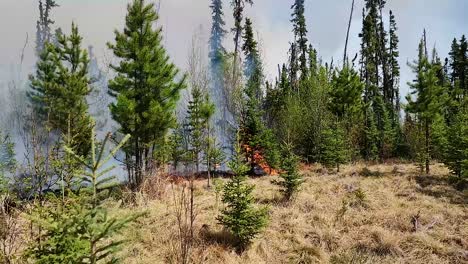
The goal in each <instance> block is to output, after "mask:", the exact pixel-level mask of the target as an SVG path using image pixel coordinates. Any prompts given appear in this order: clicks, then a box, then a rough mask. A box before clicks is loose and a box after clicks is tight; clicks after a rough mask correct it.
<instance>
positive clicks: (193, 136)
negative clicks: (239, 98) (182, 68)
mask: <svg viewBox="0 0 468 264" xmlns="http://www.w3.org/2000/svg"><path fill="white" fill-rule="evenodd" d="M214 111H215V106H214V104H213V103H211V102H210V99H209V96H208V95H207V94H205V93H204V92H203V91H202V90H201V89H200V88H199V87H193V88H192V100H191V101H190V102H189V105H188V117H187V118H188V128H189V134H190V145H191V148H192V149H191V153H192V160H193V162H194V163H195V167H196V173H199V172H200V164H201V162H202V157H203V155H202V154H203V152H204V153H205V155H206V153H207V152H209V151H210V148H211V142H210V122H211V117H212V116H213V114H214ZM208 176H209V177H208V187H210V180H211V179H210V174H208Z"/></svg>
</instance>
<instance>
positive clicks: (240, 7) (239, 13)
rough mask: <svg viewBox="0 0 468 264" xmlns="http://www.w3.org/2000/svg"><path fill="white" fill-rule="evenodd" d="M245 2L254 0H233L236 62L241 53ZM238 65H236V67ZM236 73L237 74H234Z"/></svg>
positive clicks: (250, 2)
mask: <svg viewBox="0 0 468 264" xmlns="http://www.w3.org/2000/svg"><path fill="white" fill-rule="evenodd" d="M245 4H250V5H253V0H231V6H232V9H233V17H234V28H233V29H232V31H233V32H234V63H237V59H238V57H237V56H238V55H239V46H240V40H241V36H242V20H243V19H244V8H245ZM235 68H236V67H234V69H235ZM234 75H235V74H234Z"/></svg>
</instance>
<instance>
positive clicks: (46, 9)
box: [36, 0, 58, 56]
mask: <svg viewBox="0 0 468 264" xmlns="http://www.w3.org/2000/svg"><path fill="white" fill-rule="evenodd" d="M57 6H58V4H57V3H56V1H54V0H45V1H43V0H39V19H38V20H37V22H36V54H37V55H38V56H41V54H42V51H43V50H44V48H45V45H46V43H51V42H52V37H53V35H52V33H51V31H52V29H51V26H52V25H53V24H54V20H52V18H51V11H52V9H53V8H54V7H57Z"/></svg>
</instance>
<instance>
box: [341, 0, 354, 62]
mask: <svg viewBox="0 0 468 264" xmlns="http://www.w3.org/2000/svg"><path fill="white" fill-rule="evenodd" d="M353 12H354V0H353V2H352V4H351V13H350V14H349V23H348V31H347V32H346V42H345V48H344V56H343V68H344V67H345V66H346V63H347V59H348V40H349V31H350V30H351V22H352V21H353Z"/></svg>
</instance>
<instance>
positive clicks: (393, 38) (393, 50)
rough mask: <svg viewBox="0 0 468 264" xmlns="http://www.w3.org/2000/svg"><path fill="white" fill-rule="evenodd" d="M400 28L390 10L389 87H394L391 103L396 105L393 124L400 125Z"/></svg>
mask: <svg viewBox="0 0 468 264" xmlns="http://www.w3.org/2000/svg"><path fill="white" fill-rule="evenodd" d="M397 30H398V28H397V25H396V21H395V15H394V14H393V12H392V11H390V30H389V37H390V40H389V45H390V48H389V67H390V70H389V73H390V76H389V87H391V89H392V96H391V104H392V105H393V106H394V109H393V111H392V113H393V117H392V119H393V121H394V122H393V125H394V126H399V123H400V111H401V108H400V86H399V82H400V65H399V64H398V58H399V57H400V52H399V51H398V43H399V38H398V35H397V34H396V32H397Z"/></svg>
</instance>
